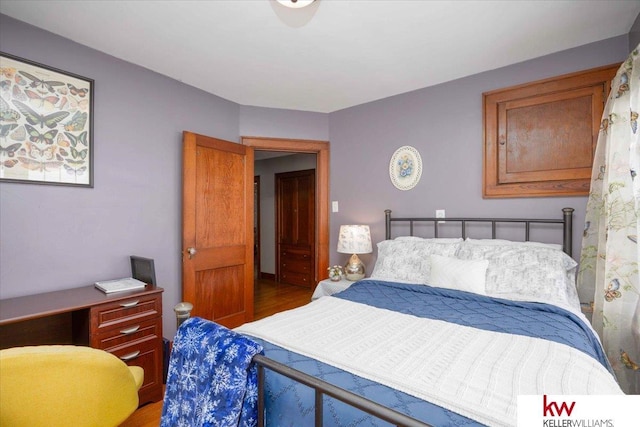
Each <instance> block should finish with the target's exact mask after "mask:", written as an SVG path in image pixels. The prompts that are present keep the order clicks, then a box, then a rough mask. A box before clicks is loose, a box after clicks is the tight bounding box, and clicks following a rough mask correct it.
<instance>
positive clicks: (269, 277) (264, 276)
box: [260, 272, 276, 282]
mask: <svg viewBox="0 0 640 427" xmlns="http://www.w3.org/2000/svg"><path fill="white" fill-rule="evenodd" d="M260 278H261V279H263V280H273V281H274V282H275V281H276V275H275V274H272V273H264V272H260Z"/></svg>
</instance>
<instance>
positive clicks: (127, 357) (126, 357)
mask: <svg viewBox="0 0 640 427" xmlns="http://www.w3.org/2000/svg"><path fill="white" fill-rule="evenodd" d="M139 354H140V350H136V351H134V352H133V353H129V354H125V355H124V356H122V357H120V360H123V361H125V362H128V361H129V360H133V359H135V358H136V357H138V355H139Z"/></svg>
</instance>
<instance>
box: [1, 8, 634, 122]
mask: <svg viewBox="0 0 640 427" xmlns="http://www.w3.org/2000/svg"><path fill="white" fill-rule="evenodd" d="M0 12H1V13H3V14H5V15H8V16H11V17H14V18H16V19H19V20H21V21H25V22H27V23H30V24H33V25H35V26H38V27H41V28H44V29H46V30H49V31H51V32H53V33H56V34H59V35H61V36H64V37H66V38H69V39H71V40H74V41H77V42H79V43H81V44H84V45H87V46H90V47H92V48H95V49H97V50H99V51H102V52H105V53H108V54H110V55H113V56H115V57H118V58H121V59H124V60H126V61H129V62H132V63H135V64H138V65H141V66H143V67H145V68H148V69H151V70H154V71H156V72H158V73H161V74H164V75H166V76H169V77H172V78H174V79H177V80H180V81H182V82H184V83H187V84H189V85H192V86H195V87H198V88H200V89H202V90H204V91H207V92H210V93H212V94H215V95H218V96H220V97H222V98H225V99H228V100H231V101H234V102H236V103H239V104H241V105H250V106H259V107H273V108H285V109H293V110H303V111H316V112H324V113H328V112H333V111H336V110H340V109H343V108H347V107H351V106H354V105H358V104H362V103H365V102H369V101H374V100H376V99H381V98H385V97H388V96H392V95H397V94H400V93H404V92H408V91H412V90H415V89H420V88H423V87H427V86H431V85H435V84H438V83H442V82H446V81H450V80H454V79H457V78H460V77H464V76H468V75H471V74H476V73H479V72H482V71H487V70H491V69H495V68H499V67H502V66H506V65H509V64H513V63H517V62H521V61H525V60H527V59H531V58H535V57H538V56H542V55H546V54H550V53H553V52H557V51H561V50H564V49H569V48H572V47H576V46H580V45H583V44H587V43H591V42H595V41H598V40H603V39H606V38H610V37H614V36H619V35H622V34H627V33H628V32H629V30H630V28H631V26H632V24H633V22H634V20H635V18H636V17H637V16H638V13H640V1H638V0H635V1H618V0H609V1H584V0H569V1H550V0H549V1H540V0H538V1H524V0H522V1H489V0H486V1H427V0H422V1H420V0H412V1H400V0H395V1H390V0H371V1H365V0H316V2H315V3H314V4H313V5H312V6H310V7H308V8H305V9H288V8H285V7H283V6H281V5H279V4H278V3H276V2H274V1H273V0H227V1H224V0H217V1H202V0H201V1H150V0H144V1H143V0H137V1H113V0H100V1H86V0H85V1H76V0H73V1H57V0H48V1H46V2H45V1H42V0H38V1H25V0H20V1H13V0H2V1H1V2H0ZM0 48H1V41H0Z"/></svg>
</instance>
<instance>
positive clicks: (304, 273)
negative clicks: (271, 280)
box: [276, 169, 316, 287]
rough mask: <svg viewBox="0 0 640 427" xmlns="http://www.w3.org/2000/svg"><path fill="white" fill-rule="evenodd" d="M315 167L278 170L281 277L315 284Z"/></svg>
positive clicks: (294, 283)
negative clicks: (290, 170)
mask: <svg viewBox="0 0 640 427" xmlns="http://www.w3.org/2000/svg"><path fill="white" fill-rule="evenodd" d="M315 187H316V184H315V170H313V169H310V170H303V171H296V172H284V173H278V174H276V206H277V208H276V211H277V212H276V217H277V223H276V240H277V245H278V250H277V254H278V260H277V264H278V269H277V277H278V281H279V282H282V283H289V284H292V285H301V286H306V287H313V286H315V284H316V278H315V274H314V273H315V261H314V260H315V254H314V251H315V211H316V207H315V203H316V202H315Z"/></svg>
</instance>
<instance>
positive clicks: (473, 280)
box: [429, 255, 489, 295]
mask: <svg viewBox="0 0 640 427" xmlns="http://www.w3.org/2000/svg"><path fill="white" fill-rule="evenodd" d="M488 266H489V261H487V260H486V259H483V260H464V259H459V258H452V257H445V256H441V255H431V280H430V281H429V285H432V286H435V287H438V288H448V289H456V290H459V291H466V292H473V293H475V294H480V295H486V292H485V281H486V273H487V267H488Z"/></svg>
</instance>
